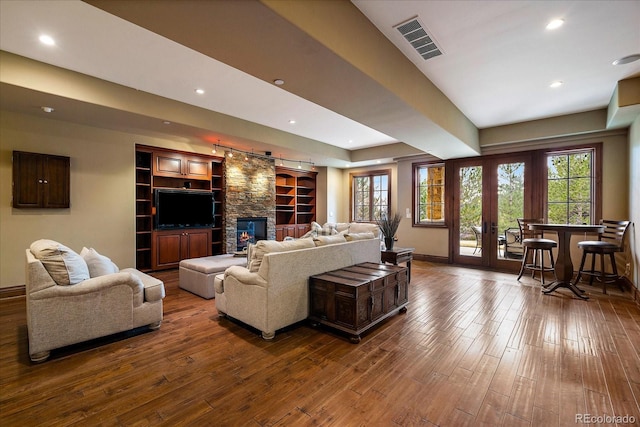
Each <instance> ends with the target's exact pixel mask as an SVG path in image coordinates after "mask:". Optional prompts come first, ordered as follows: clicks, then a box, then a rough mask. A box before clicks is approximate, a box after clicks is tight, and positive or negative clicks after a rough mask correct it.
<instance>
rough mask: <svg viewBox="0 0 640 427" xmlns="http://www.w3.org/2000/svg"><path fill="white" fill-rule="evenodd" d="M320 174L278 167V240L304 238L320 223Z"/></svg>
mask: <svg viewBox="0 0 640 427" xmlns="http://www.w3.org/2000/svg"><path fill="white" fill-rule="evenodd" d="M316 175H317V173H316V172H310V171H300V170H296V169H288V168H283V167H276V240H283V239H284V238H285V237H287V236H291V237H300V236H303V235H304V234H305V233H306V232H307V231H309V230H310V228H311V222H312V221H315V220H316Z"/></svg>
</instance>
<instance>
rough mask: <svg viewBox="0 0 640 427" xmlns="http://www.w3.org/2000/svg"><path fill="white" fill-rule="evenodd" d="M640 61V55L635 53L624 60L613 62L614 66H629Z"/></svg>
mask: <svg viewBox="0 0 640 427" xmlns="http://www.w3.org/2000/svg"><path fill="white" fill-rule="evenodd" d="M638 59H640V53H634V54H633V55H629V56H625V57H624V58H620V59H616V60H615V61H613V62H612V64H613V65H624V64H629V63H630V62H634V61H637V60H638Z"/></svg>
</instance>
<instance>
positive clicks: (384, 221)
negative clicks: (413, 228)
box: [376, 212, 402, 250]
mask: <svg viewBox="0 0 640 427" xmlns="http://www.w3.org/2000/svg"><path fill="white" fill-rule="evenodd" d="M400 220H402V215H400V214H399V213H397V212H396V213H395V214H391V215H383V216H382V218H380V219H376V224H378V227H380V230H381V231H382V234H384V245H385V247H386V248H387V250H391V249H393V243H394V241H395V237H396V233H397V232H398V227H399V226H400Z"/></svg>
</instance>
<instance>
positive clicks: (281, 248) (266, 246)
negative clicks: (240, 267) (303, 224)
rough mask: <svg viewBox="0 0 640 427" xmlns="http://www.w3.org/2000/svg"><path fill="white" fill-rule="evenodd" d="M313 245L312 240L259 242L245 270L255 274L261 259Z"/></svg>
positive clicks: (252, 251) (253, 249)
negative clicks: (267, 255) (276, 253)
mask: <svg viewBox="0 0 640 427" xmlns="http://www.w3.org/2000/svg"><path fill="white" fill-rule="evenodd" d="M314 246H315V245H314V243H313V240H312V239H296V240H288V241H284V242H276V241H275V240H259V241H258V243H256V244H255V246H254V247H253V248H252V250H251V259H249V260H248V263H247V268H249V271H250V272H252V273H256V272H257V271H258V270H259V269H260V264H262V258H263V257H264V256H265V255H266V254H268V253H273V252H288V251H295V250H298V249H305V248H313V247H314Z"/></svg>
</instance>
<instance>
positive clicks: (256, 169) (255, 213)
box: [224, 154, 276, 253]
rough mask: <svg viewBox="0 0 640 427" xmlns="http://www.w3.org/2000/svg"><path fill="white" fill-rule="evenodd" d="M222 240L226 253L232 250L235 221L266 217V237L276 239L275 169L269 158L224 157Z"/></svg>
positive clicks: (234, 242) (234, 249) (234, 247)
mask: <svg viewBox="0 0 640 427" xmlns="http://www.w3.org/2000/svg"><path fill="white" fill-rule="evenodd" d="M224 164H225V168H224V176H225V200H224V212H225V215H224V229H225V233H224V239H225V242H226V251H227V253H233V252H235V251H236V222H237V219H238V218H243V217H266V218H267V238H268V239H271V240H275V238H276V167H275V163H274V160H273V159H265V158H260V157H251V156H249V158H248V160H245V159H244V156H242V155H239V154H236V155H235V156H234V157H229V156H227V157H226V158H225V162H224Z"/></svg>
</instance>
